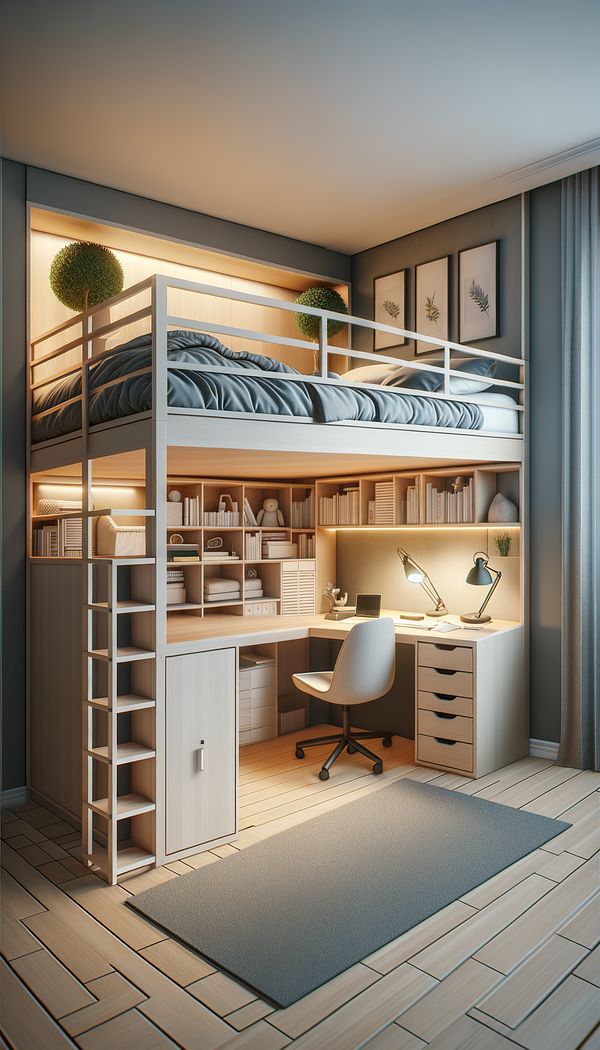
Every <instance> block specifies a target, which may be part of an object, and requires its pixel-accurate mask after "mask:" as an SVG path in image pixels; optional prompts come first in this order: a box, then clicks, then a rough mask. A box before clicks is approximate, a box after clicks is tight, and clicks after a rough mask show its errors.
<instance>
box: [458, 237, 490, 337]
mask: <svg viewBox="0 0 600 1050" xmlns="http://www.w3.org/2000/svg"><path fill="white" fill-rule="evenodd" d="M458 289H459V293H458V297H459V329H458V341H459V343H472V342H481V340H483V339H493V338H494V337H495V336H497V335H498V241H490V242H489V243H488V244H480V245H477V246H476V247H474V248H467V249H465V251H462V252H459V253H458Z"/></svg>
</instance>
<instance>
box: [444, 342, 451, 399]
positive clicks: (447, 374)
mask: <svg viewBox="0 0 600 1050" xmlns="http://www.w3.org/2000/svg"><path fill="white" fill-rule="evenodd" d="M444 393H445V394H449V393H450V347H449V346H448V344H447V343H444Z"/></svg>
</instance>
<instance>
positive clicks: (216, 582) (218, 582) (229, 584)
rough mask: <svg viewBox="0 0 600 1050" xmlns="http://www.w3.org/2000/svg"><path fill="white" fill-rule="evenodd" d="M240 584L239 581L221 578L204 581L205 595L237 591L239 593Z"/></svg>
mask: <svg viewBox="0 0 600 1050" xmlns="http://www.w3.org/2000/svg"><path fill="white" fill-rule="evenodd" d="M239 590H240V584H239V582H238V580H226V579H223V578H221V577H219V576H215V577H214V579H213V578H211V579H208V580H205V581H204V593H205V594H216V593H217V592H218V591H237V592H238V593H239Z"/></svg>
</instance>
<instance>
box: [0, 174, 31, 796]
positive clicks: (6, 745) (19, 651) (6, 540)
mask: <svg viewBox="0 0 600 1050" xmlns="http://www.w3.org/2000/svg"><path fill="white" fill-rule="evenodd" d="M1 170H2V197H1V208H2V212H1V217H2V607H3V608H2V613H3V615H2V654H3V659H2V757H3V762H2V786H3V788H10V787H20V786H21V785H23V784H24V783H25V505H26V503H25V500H26V488H25V485H26V482H25V360H26V357H25V264H26V229H25V226H26V213H25V168H24V166H23V165H22V164H16V163H14V162H13V161H6V160H3V161H2V169H1Z"/></svg>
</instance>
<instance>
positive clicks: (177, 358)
mask: <svg viewBox="0 0 600 1050" xmlns="http://www.w3.org/2000/svg"><path fill="white" fill-rule="evenodd" d="M227 300H233V301H236V302H238V303H242V304H247V306H248V307H249V308H250V307H252V306H258V307H261V308H263V311H265V310H266V311H269V310H275V311H288V312H294V313H297V312H302V313H305V314H309V315H312V316H314V317H316V318H317V319H318V323H319V330H320V338H319V342H318V344H317V343H311V342H309V341H307V340H304V339H300V338H298V339H296V338H291V337H289V336H288V337H283V336H281V335H276V334H272V333H271V332H268V331H257V330H254V329H250V328H248V329H245V328H241V327H234V326H232V325H230V324H227V323H220V322H209V321H207V320H203V319H202V314H203V306H205V304H206V303H207V302H210V304H211V305H213V304H214V302H215V301H221V302H223V303H225V304H226V302H227ZM182 307H183V310H182ZM330 321H334V322H341V323H343V324H345V325H346V326H347V329H346V330H347V331H348V333H349V332H350V331H351V329H352V328H354V327H358V328H362V329H367V330H373V331H376V332H381V333H384V334H386V335H387V336H389V337H393V338H395V339H396V340H397V342H398V343H402V342H403V341H405V340H407V339H408V340H412V339H415V340H416V339H418V340H419V341H421V342H425V343H429V344H431V347H432V351H437V354H434V355H433V356H430V357H426V358H425V360H422V359H416V360H410V361H405V360H398V359H397V358H394V357H392V356H390V355H385V354H382V353H367V352H365V351H359V350H355V349H352V347H351V345H349V346H344V347H342V346H337V345H335V346H333V345H331V343H330V342H329V340H328V338H327V325H328V322H330ZM221 338H224V339H228V340H231V339H233V340H234V341H235V342H236V343H237V344H240V342H241V344H242V348H241V349H239V350H230V349H229V348H228V347H227V346H226V345H224V344H223V343H221V341H220V339H221ZM348 342H349V343H350V342H351V341H350V339H348ZM256 343H259V344H261V345H262V346H263V347H266V348H268V349H271V348H272V353H273V354H274V355H277V353H278V348H282V347H283V348H285V350H286V351H287V353H288V355H289V353H290V352H294V351H296V352H297V351H304V352H306V351H312V352H313V354H314V355H315V358H316V359H317V360H318V367H317V368H316V370H315V372H314V373H312V374H310V375H308V374H306V373H305V372H302V371H298V370H296V369H294V368H293V367H292V366H291V365H287V364H284V363H283V362H282V361H280V360H279V359H278V357H277V356H270V355H269V356H266V355H265V354H256V353H254V352H253V346H256ZM356 361H358V362H359V363H360V365H361V366H362V367H360V368H359V369H358V370H357V369H356V368H351V369H350V371H349V372H348V371H347V370H346V366H347V365H348V364H350V365H352V364H353V363H354V362H356ZM367 362H368V366H369V367H367ZM336 365H337V369H338V370H339V371H336ZM340 366H341V368H340ZM497 368H498V370H499V372H500V374H499V375H498V376H495V375H494V372H495V370H496V369H497ZM523 369H524V362H523V360H522V359H521V358H517V357H507V356H504V355H500V354H495V353H493V352H491V351H487V350H481V349H479V348H475V347H469V346H463V345H461V344H457V343H452V342H450V341H447V340H436V339H434V338H432V337H430V336H423V335H420V334H418V333H416V332H411V331H408V330H406V329H398V328H395V327H392V326H390V325H384V324H380V323H377V322H374V321H370V320H367V319H364V318H358V317H353V316H348V315H343V314H336V313H330V312H327V311H323V310H318V309H315V308H311V307H300V306H297V305H296V304H293V303H290V302H287V301H283V300H277V299H271V298H268V297H264V296H258V295H252V294H249V293H245V292H241V291H235V290H232V289H227V288H219V287H214V286H212V285H205V284H197V283H194V282H191V281H185V280H181V279H177V278H171V277H164V276H159V275H156V276H154V277H152V278H149V279H147V280H145V281H142V282H140V283H139V284H137V285H135V286H133V287H132V288H129V289H128V290H127V291H125V292H123V293H121V295H118V296H116V297H115V298H113V299H111V300H109V301H108V302H106V303H103V304H102V305H101V306H99V307H96V308H95V309H93V310H91V311H89V312H88V313H87V314H80V315H77V316H76V317H74V318H72V319H71V320H69V321H67V322H65V323H63V324H62V325H59V326H57V327H56V328H54V329H52V330H51V331H49V332H47V333H45V334H44V335H42V336H40V337H38V338H36V339H35V340H34V341H33V342H32V344H31V357H30V369H29V373H30V410H31V452H32V466H34V465H35V463H36V460H39V462H40V463H45V464H47V463H49V462H51V461H52V460H53V459H54V458H55V456H54V455H53V453H52V451H51V450H52V449H53V448H54V447H56V446H59V445H64V444H67V445H68V446H69V452H68V453H67V451H66V449H64V448H63V449H61V450H60V451H59V450H58V449H57V450H56V455H58V457H59V458H63V457H64V455H67V456H70V457H71V458H72V459H79V458H83V454H82V449H83V445H84V444H85V445H86V447H87V448H88V453H93V454H94V455H101V454H102V452H103V449H108V450H109V451H115V450H116V449H117V448H118V447H119V445H120V443H121V442H125V445H124V447H127V446H129V447H131V446H130V443H129V439H130V438H131V434H129V435H128V437H126V435H125V434H124V433H123V432H122V428H123V424H127V427H126V429H128V430H129V428H130V427H131V426H135V427H136V429H137V430H138V431H139V432H140V433H141V434H142V435H145V440H144V444H146V443H147V441H148V435H149V434H150V432H151V427H152V422H153V421H154V422H156V421H157V420H161V421H164V422H165V423H166V434H165V440H166V442H167V444H186V445H191V446H198V447H206V448H210V447H211V446H213V447H221V446H222V445H223V442H225V445H224V447H228V448H253V447H256V448H262V449H270V448H271V449H281V448H298V447H302V448H305V449H306V450H307V451H314V452H319V451H336V450H339V451H344V450H346V449H348V447H349V446H350V447H353V448H356V450H357V451H363V452H365V453H377V452H381V453H382V454H389V455H396V456H398V455H400V456H402V455H403V454H405V453H406V454H414V453H416V452H419V453H421V454H423V455H427V456H430V457H432V458H434V459H435V458H436V456H437V457H440V455H441V454H442V452H443V455H444V456H445V457H448V456H450V457H453V458H454V457H455V458H457V459H465V460H476V459H482V460H494V461H503V460H505V461H515V460H521V459H522V448H523V430H524V428H523V413H524V391H525V384H524V381H523ZM365 380H366V381H365ZM307 424H309V425H308V426H307ZM149 428H150V429H149Z"/></svg>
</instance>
